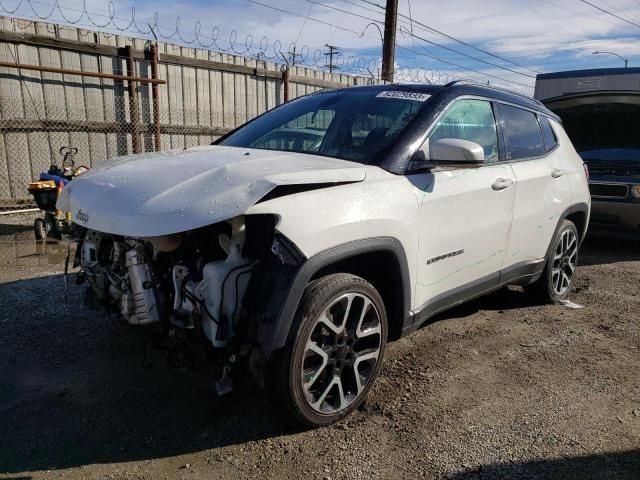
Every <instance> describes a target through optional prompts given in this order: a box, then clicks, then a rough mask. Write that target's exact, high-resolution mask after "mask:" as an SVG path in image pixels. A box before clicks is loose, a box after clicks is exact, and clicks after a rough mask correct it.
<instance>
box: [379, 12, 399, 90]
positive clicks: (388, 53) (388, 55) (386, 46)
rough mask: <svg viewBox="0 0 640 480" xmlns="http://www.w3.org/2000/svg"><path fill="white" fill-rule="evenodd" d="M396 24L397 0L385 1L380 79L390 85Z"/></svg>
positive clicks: (394, 50) (394, 51) (392, 71)
mask: <svg viewBox="0 0 640 480" xmlns="http://www.w3.org/2000/svg"><path fill="white" fill-rule="evenodd" d="M397 24H398V0H387V8H386V12H385V16H384V41H383V44H382V79H383V80H386V81H387V82H390V83H391V82H393V73H394V62H395V53H396V27H397Z"/></svg>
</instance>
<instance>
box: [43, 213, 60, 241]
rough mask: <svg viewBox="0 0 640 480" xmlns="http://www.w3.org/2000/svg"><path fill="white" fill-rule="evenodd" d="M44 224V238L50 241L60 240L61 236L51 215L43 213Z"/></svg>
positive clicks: (54, 218)
mask: <svg viewBox="0 0 640 480" xmlns="http://www.w3.org/2000/svg"><path fill="white" fill-rule="evenodd" d="M44 222H45V224H46V227H47V235H46V238H48V239H52V240H62V234H61V233H60V230H58V225H57V223H56V217H55V216H53V214H51V213H45V215H44Z"/></svg>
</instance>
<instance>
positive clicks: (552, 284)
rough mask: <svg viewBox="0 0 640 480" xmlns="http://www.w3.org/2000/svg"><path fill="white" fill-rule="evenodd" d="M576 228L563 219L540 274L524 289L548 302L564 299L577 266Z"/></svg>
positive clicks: (577, 243) (577, 242)
mask: <svg viewBox="0 0 640 480" xmlns="http://www.w3.org/2000/svg"><path fill="white" fill-rule="evenodd" d="M579 243H580V242H579V240H578V229H577V228H576V226H575V225H574V224H573V222H571V221H570V220H563V222H562V224H561V225H560V228H559V229H558V232H557V233H556V235H555V237H554V239H553V242H552V246H551V250H550V252H549V256H548V257H547V262H546V264H545V267H544V271H543V272H542V276H541V277H540V278H539V279H538V280H537V281H536V282H535V283H533V284H531V285H528V286H527V287H526V289H527V290H528V291H531V292H532V293H535V294H536V295H538V296H539V297H540V298H541V299H543V300H544V301H546V302H549V303H557V302H559V301H561V300H564V299H565V298H566V297H567V295H568V294H569V291H570V290H571V285H572V284H573V279H574V276H575V271H576V267H577V266H578V245H579Z"/></svg>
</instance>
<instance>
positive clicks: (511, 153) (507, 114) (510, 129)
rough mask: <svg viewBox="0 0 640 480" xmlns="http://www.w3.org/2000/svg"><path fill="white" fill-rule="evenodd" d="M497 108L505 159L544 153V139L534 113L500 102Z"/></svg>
mask: <svg viewBox="0 0 640 480" xmlns="http://www.w3.org/2000/svg"><path fill="white" fill-rule="evenodd" d="M498 110H499V111H500V124H501V125H502V130H503V131H504V139H505V143H506V147H507V160H517V159H520V158H530V157H538V156H540V155H544V153H545V146H544V140H543V139H542V131H541V130H540V125H539V124H538V119H537V117H536V115H535V113H532V112H530V111H528V110H523V109H521V108H517V107H512V106H510V105H503V104H500V103H499V104H498Z"/></svg>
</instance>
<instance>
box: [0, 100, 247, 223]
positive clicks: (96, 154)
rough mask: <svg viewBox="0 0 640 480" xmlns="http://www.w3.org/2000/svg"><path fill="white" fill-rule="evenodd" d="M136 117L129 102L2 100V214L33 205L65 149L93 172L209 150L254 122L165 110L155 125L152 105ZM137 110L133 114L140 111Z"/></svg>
mask: <svg viewBox="0 0 640 480" xmlns="http://www.w3.org/2000/svg"><path fill="white" fill-rule="evenodd" d="M136 107H137V109H138V111H139V114H138V115H137V116H135V115H134V116H133V117H132V115H131V110H132V105H131V104H130V102H129V99H128V98H125V97H117V96H111V98H108V97H107V96H104V95H102V94H101V95H99V96H97V97H96V98H95V99H94V101H91V102H89V101H85V102H83V103H82V104H80V105H78V103H75V104H74V108H73V109H71V108H70V107H69V104H68V103H65V102H47V103H46V104H45V103H44V102H43V103H32V102H27V101H23V100H22V99H19V101H18V100H12V99H11V98H3V99H2V102H1V103H0V208H3V209H5V210H6V209H10V208H16V207H21V206H25V205H29V204H30V200H31V199H30V195H29V193H28V191H27V186H28V184H29V182H32V181H34V180H37V179H38V178H39V176H40V173H41V172H46V171H47V170H48V169H49V167H50V165H52V164H55V165H58V166H61V164H62V154H61V153H60V150H61V148H63V147H73V148H77V150H78V151H77V154H76V155H75V157H74V161H75V165H76V166H80V165H85V166H87V167H89V168H91V167H94V166H96V165H99V164H100V162H103V161H104V160H107V159H109V158H113V157H118V156H121V155H127V154H130V153H143V152H153V151H155V150H156V137H158V140H157V141H158V145H159V150H161V151H162V150H173V149H181V148H188V147H192V146H196V145H207V144H210V143H211V142H212V141H213V140H215V139H216V138H218V137H220V136H221V135H223V134H224V133H226V132H227V131H229V130H230V129H232V128H234V127H235V126H238V125H241V124H243V123H245V122H246V121H248V120H249V119H250V118H251V117H253V116H255V115H256V114H257V112H252V113H251V115H249V114H247V113H245V112H238V111H231V112H227V113H225V112H219V111H211V109H209V108H206V109H205V108H196V109H186V108H183V107H181V108H178V107H177V106H176V105H165V106H164V107H163V108H160V109H159V122H158V124H159V125H158V127H156V125H155V124H154V122H153V118H154V117H153V106H152V101H151V100H150V99H144V98H143V99H141V100H140V101H139V102H138V103H137V105H136ZM136 107H134V110H135V108H136Z"/></svg>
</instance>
